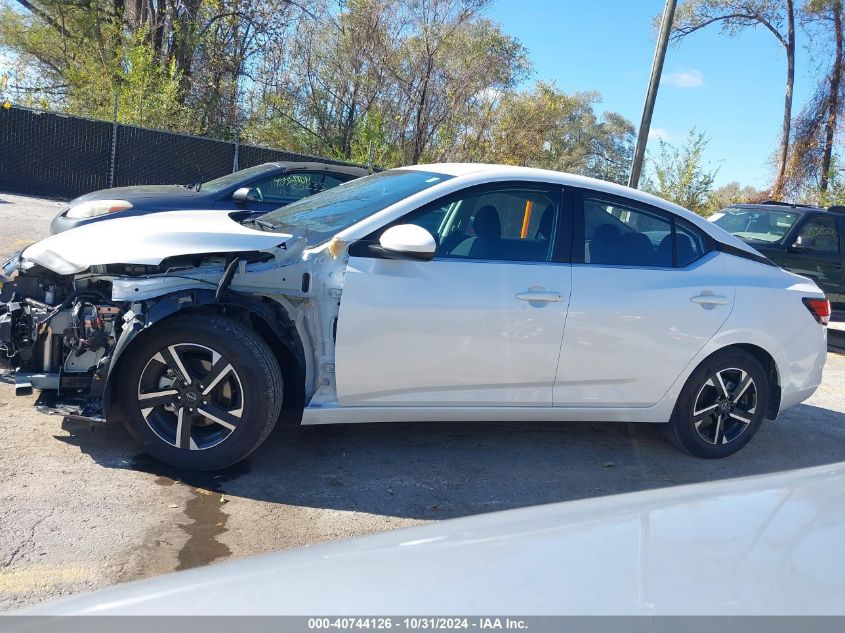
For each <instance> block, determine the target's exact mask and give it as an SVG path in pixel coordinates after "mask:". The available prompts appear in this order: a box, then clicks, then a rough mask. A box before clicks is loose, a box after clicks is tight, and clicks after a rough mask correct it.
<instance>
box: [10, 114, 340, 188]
mask: <svg viewBox="0 0 845 633" xmlns="http://www.w3.org/2000/svg"><path fill="white" fill-rule="evenodd" d="M0 149H2V156H0V191H6V192H9V193H20V194H28V195H35V196H47V197H59V198H72V197H75V196H79V195H82V194H84V193H87V192H89V191H95V190H97V189H105V188H106V187H110V186H114V187H122V186H128V185H146V184H190V183H194V182H197V181H206V180H210V179H212V178H217V177H218V176H222V175H224V174H226V173H229V172H231V171H233V170H235V169H243V168H245V167H251V166H252V165H258V164H260V163H265V162H269V161H317V162H322V163H330V164H344V163H342V162H341V161H336V160H332V159H328V158H321V157H317V156H307V155H304V154H297V153H293V152H285V151H282V150H276V149H270V148H267V147H256V146H252V145H239V144H237V143H233V142H228V141H218V140H214V139H210V138H203V137H199V136H188V135H186V134H175V133H173V132H165V131H163V130H153V129H148V128H142V127H136V126H133V125H122V124H114V123H110V122H108V121H98V120H94V119H87V118H83V117H78V116H69V115H65V114H58V113H55V112H45V111H40V110H34V109H29V108H22V107H18V106H13V107H10V108H2V109H0Z"/></svg>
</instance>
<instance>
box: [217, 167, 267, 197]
mask: <svg viewBox="0 0 845 633" xmlns="http://www.w3.org/2000/svg"><path fill="white" fill-rule="evenodd" d="M277 169H278V167H277V166H276V165H273V164H264V165H256V166H255V167H247V168H246V169H241V170H240V171H236V172H234V173H231V174H226V175H225V176H220V178H215V179H214V180H209V181H208V182H204V183H202V185H201V189H202V190H203V191H213V192H215V193H217V192H220V191H223V190H224V189H226V188H227V187H231V186H233V185H236V184H238V183H239V182H242V181H244V180H248V179H249V178H252V177H254V176H259V175H261V174H263V173H265V172H270V171H276V170H277Z"/></svg>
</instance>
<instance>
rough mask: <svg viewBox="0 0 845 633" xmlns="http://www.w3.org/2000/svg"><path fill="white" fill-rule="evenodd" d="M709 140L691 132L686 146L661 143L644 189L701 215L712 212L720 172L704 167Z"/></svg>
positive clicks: (649, 164) (647, 169) (647, 170)
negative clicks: (715, 183) (715, 186)
mask: <svg viewBox="0 0 845 633" xmlns="http://www.w3.org/2000/svg"><path fill="white" fill-rule="evenodd" d="M708 143H709V140H708V139H707V136H706V135H705V134H704V132H699V131H697V130H695V129H692V130H690V132H689V135H688V136H687V140H686V143H685V144H684V145H683V146H682V147H680V148H679V147H675V146H674V145H670V144H669V143H666V142H664V141H663V140H660V152H659V153H658V155H657V156H656V157H652V156H649V159H648V161H647V163H646V174H647V175H646V179H645V185H644V187H643V188H644V189H645V190H646V191H647V192H649V193H652V194H654V195H656V196H659V197H660V198H663V199H664V200H669V201H670V202H674V203H675V204H677V205H680V206H682V207H684V208H686V209H689V210H690V211H694V212H695V213H698V214H699V215H708V214H709V212H710V211H711V210H712V202H711V197H712V194H713V182H714V181H715V180H716V173H717V171H718V170H716V169H710V168H709V167H708V166H706V165H704V162H703V156H704V150H705V149H706V148H707V144H708Z"/></svg>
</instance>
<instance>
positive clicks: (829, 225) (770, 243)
mask: <svg viewBox="0 0 845 633" xmlns="http://www.w3.org/2000/svg"><path fill="white" fill-rule="evenodd" d="M710 221H711V222H714V223H715V224H716V225H717V226H720V227H722V228H723V229H725V230H726V231H728V233H733V234H734V235H736V236H737V237H738V238H740V239H742V240H743V241H745V242H747V243H748V244H750V245H751V246H753V247H754V248H756V249H757V250H758V251H760V252H761V253H763V255H765V256H766V257H768V258H769V259H771V260H772V261H773V262H775V263H776V264H777V265H778V266H780V267H781V268H785V269H786V270H789V271H791V272H794V273H797V274H799V275H804V276H805V277H809V278H810V279H812V280H813V281H815V282H816V283H817V284H818V286H819V288H821V289H822V290H823V291H824V293H825V295H827V298H828V300H829V301H830V303H831V305H832V307H833V308H834V310H837V311H839V312H840V315H842V311H845V288H843V284H844V283H845V278H843V268H842V265H843V262H845V207H830V208H829V209H822V208H820V207H813V206H805V205H797V204H779V203H764V204H735V205H733V206H730V207H727V208H726V209H722V210H721V211H719V212H718V213H715V214H713V215H712V216H711V217H710Z"/></svg>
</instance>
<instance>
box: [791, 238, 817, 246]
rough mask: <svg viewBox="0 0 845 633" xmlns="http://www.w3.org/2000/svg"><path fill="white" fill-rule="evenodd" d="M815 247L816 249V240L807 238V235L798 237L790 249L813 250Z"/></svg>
mask: <svg viewBox="0 0 845 633" xmlns="http://www.w3.org/2000/svg"><path fill="white" fill-rule="evenodd" d="M815 247H816V238H814V237H809V236H808V235H799V236H798V237H797V238H796V240H795V244H793V245H792V248H815Z"/></svg>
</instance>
